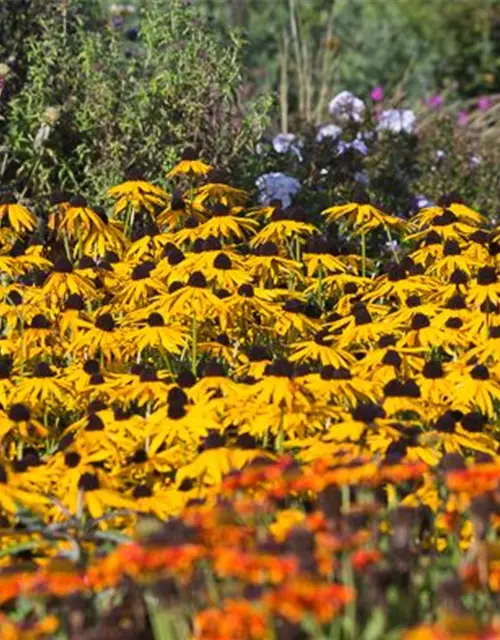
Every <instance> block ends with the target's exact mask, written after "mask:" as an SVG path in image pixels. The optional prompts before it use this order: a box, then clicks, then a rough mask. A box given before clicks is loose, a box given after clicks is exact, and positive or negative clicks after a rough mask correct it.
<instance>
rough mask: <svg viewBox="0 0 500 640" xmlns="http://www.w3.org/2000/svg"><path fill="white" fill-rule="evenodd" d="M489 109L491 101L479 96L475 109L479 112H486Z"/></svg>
mask: <svg viewBox="0 0 500 640" xmlns="http://www.w3.org/2000/svg"><path fill="white" fill-rule="evenodd" d="M490 107H491V101H490V99H489V98H488V96H481V97H480V98H478V99H477V108H478V109H479V111H488V109H489V108H490Z"/></svg>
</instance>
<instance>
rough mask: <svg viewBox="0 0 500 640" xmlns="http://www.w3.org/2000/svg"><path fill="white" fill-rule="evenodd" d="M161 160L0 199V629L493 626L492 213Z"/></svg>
mask: <svg viewBox="0 0 500 640" xmlns="http://www.w3.org/2000/svg"><path fill="white" fill-rule="evenodd" d="M169 178H170V179H171V181H172V184H173V186H174V187H175V188H173V189H172V192H169V193H167V192H166V191H164V190H163V189H162V188H160V187H157V186H155V185H153V184H152V183H150V182H147V181H146V180H145V179H144V178H143V177H142V176H140V175H138V174H137V175H135V174H130V175H128V176H127V179H126V181H125V182H124V183H123V184H120V185H118V186H116V187H113V188H111V189H110V191H109V196H110V198H111V199H113V200H114V215H113V216H110V217H108V215H107V214H106V212H104V211H102V210H100V209H96V208H92V206H91V205H90V204H89V203H87V202H86V200H85V199H84V198H83V197H82V196H79V195H71V194H67V193H54V194H52V196H51V198H50V202H49V203H47V206H46V216H44V217H42V218H40V219H37V218H36V217H35V216H34V215H33V213H32V212H31V211H30V210H29V209H28V208H27V207H25V206H24V205H23V204H22V202H19V201H18V200H17V198H16V197H15V196H14V195H13V194H12V193H4V194H3V195H2V196H1V200H0V219H1V222H2V228H1V230H0V234H1V247H2V252H1V255H0V271H1V274H2V297H1V300H2V301H1V303H0V318H1V322H2V329H3V333H2V338H1V340H0V353H1V361H0V403H1V411H0V438H1V441H0V446H1V465H0V483H1V487H0V509H1V517H2V527H3V528H2V535H1V538H0V542H1V547H0V566H1V570H0V602H1V603H2V606H3V611H4V616H3V617H2V618H0V636H1V637H2V638H3V637H5V638H39V637H51V638H52V637H61V638H63V637H72V638H85V639H91V638H122V639H124V638H186V637H191V636H192V637H194V638H198V639H205V640H208V639H211V640H212V639H215V638H218V639H220V640H228V639H233V638H234V639H245V638H248V639H258V638H283V639H284V638H287V639H300V638H308V637H311V638H346V639H349V638H352V639H354V638H356V639H357V638H365V639H366V640H369V639H372V638H373V639H375V638H396V637H401V636H403V637H404V638H405V639H406V640H416V639H422V638H426V639H427V638H433V639H436V640H441V639H447V638H458V637H459V638H477V639H479V638H484V639H486V638H488V639H492V638H496V637H500V626H499V624H498V620H497V618H496V616H495V612H496V610H497V606H498V598H499V592H500V564H499V560H498V559H499V558H500V553H499V548H498V543H497V541H496V537H497V530H498V524H499V522H500V521H499V515H500V501H499V493H498V485H499V480H500V466H498V460H499V454H498V450H499V443H498V436H497V429H498V401H499V399H500V360H499V353H500V350H499V344H500V343H499V342H498V341H499V338H500V320H499V315H498V312H499V309H500V307H499V304H500V281H499V280H498V275H497V262H498V260H497V256H498V254H499V253H500V244H499V242H498V236H499V235H500V232H499V231H498V230H496V229H494V228H490V227H489V225H488V220H487V219H486V218H485V217H483V216H482V215H480V214H479V213H477V212H475V211H473V210H472V209H470V208H469V207H467V205H466V204H465V203H463V202H462V201H461V200H460V198H459V197H458V196H457V195H456V194H447V195H444V196H442V197H440V198H439V199H438V200H437V201H436V203H435V204H432V205H430V206H427V207H426V208H424V209H421V210H420V211H419V212H418V213H416V214H415V215H413V216H411V217H410V218H409V219H404V218H402V217H399V216H394V215H389V214H388V213H385V212H383V211H381V210H380V209H379V208H378V207H377V206H375V204H373V203H371V202H370V200H369V198H368V196H367V194H365V193H361V192H359V193H356V195H355V196H353V199H352V201H351V202H348V203H346V204H344V205H339V206H332V207H330V208H328V209H327V210H325V211H324V212H323V215H322V217H323V222H322V223H321V224H319V225H316V224H312V222H311V220H310V217H309V216H308V214H307V212H306V211H304V210H303V209H302V208H300V207H298V206H294V205H293V204H292V205H291V206H289V207H287V208H284V207H283V203H282V202H280V201H279V200H276V199H274V200H273V199H271V200H270V201H265V202H264V203H263V204H261V205H260V206H252V205H251V203H250V202H249V197H248V194H246V193H245V192H244V191H242V190H239V189H235V188H232V187H231V186H229V185H227V184H226V183H225V182H224V181H223V180H222V178H221V177H220V176H219V175H218V174H217V172H216V171H215V170H213V169H212V167H210V166H208V165H207V164H205V163H203V162H202V161H200V160H199V159H197V157H196V155H195V154H194V153H193V152H192V150H187V152H186V153H185V154H184V156H183V159H182V160H181V162H180V163H179V164H178V165H177V166H176V167H175V168H174V169H173V170H172V171H171V172H170V174H169ZM292 196H293V194H292ZM339 238H340V239H341V242H340V240H339ZM384 243H386V250H387V247H389V249H388V250H389V251H390V254H389V257H387V252H386V250H384V251H385V253H384V252H382V251H380V249H379V247H380V246H382V245H384ZM340 247H343V249H342V250H340Z"/></svg>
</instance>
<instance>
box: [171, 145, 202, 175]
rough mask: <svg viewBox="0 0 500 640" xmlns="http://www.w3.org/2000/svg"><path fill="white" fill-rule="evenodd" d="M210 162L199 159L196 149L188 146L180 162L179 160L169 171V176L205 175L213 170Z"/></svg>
mask: <svg viewBox="0 0 500 640" xmlns="http://www.w3.org/2000/svg"><path fill="white" fill-rule="evenodd" d="M212 168H213V167H211V166H210V165H209V164H206V163H205V162H202V161H201V160H199V159H198V154H197V153H196V149H193V148H192V147H187V148H186V149H184V151H183V152H182V155H181V159H180V162H178V163H177V164H176V165H175V167H174V168H173V169H171V170H170V171H169V172H168V173H167V177H168V178H173V177H175V176H182V175H185V176H204V175H206V174H207V173H209V171H211V170H212Z"/></svg>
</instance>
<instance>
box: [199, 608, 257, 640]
mask: <svg viewBox="0 0 500 640" xmlns="http://www.w3.org/2000/svg"><path fill="white" fill-rule="evenodd" d="M193 637H194V640H259V639H260V638H266V637H267V632H266V620H265V617H264V615H263V614H262V613H260V612H258V611H255V610H254V609H253V608H252V606H251V605H250V604H249V603H248V602H247V601H246V600H226V601H225V602H224V605H223V607H222V609H216V608H215V607H213V608H210V609H205V610H204V611H201V612H200V613H199V614H198V615H197V616H196V617H195V621H194V636H193Z"/></svg>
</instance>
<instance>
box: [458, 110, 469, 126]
mask: <svg viewBox="0 0 500 640" xmlns="http://www.w3.org/2000/svg"><path fill="white" fill-rule="evenodd" d="M468 122H469V114H468V113H467V111H459V112H458V115H457V124H458V125H459V126H460V127H464V126H465V125H466V124H467V123H468Z"/></svg>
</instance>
